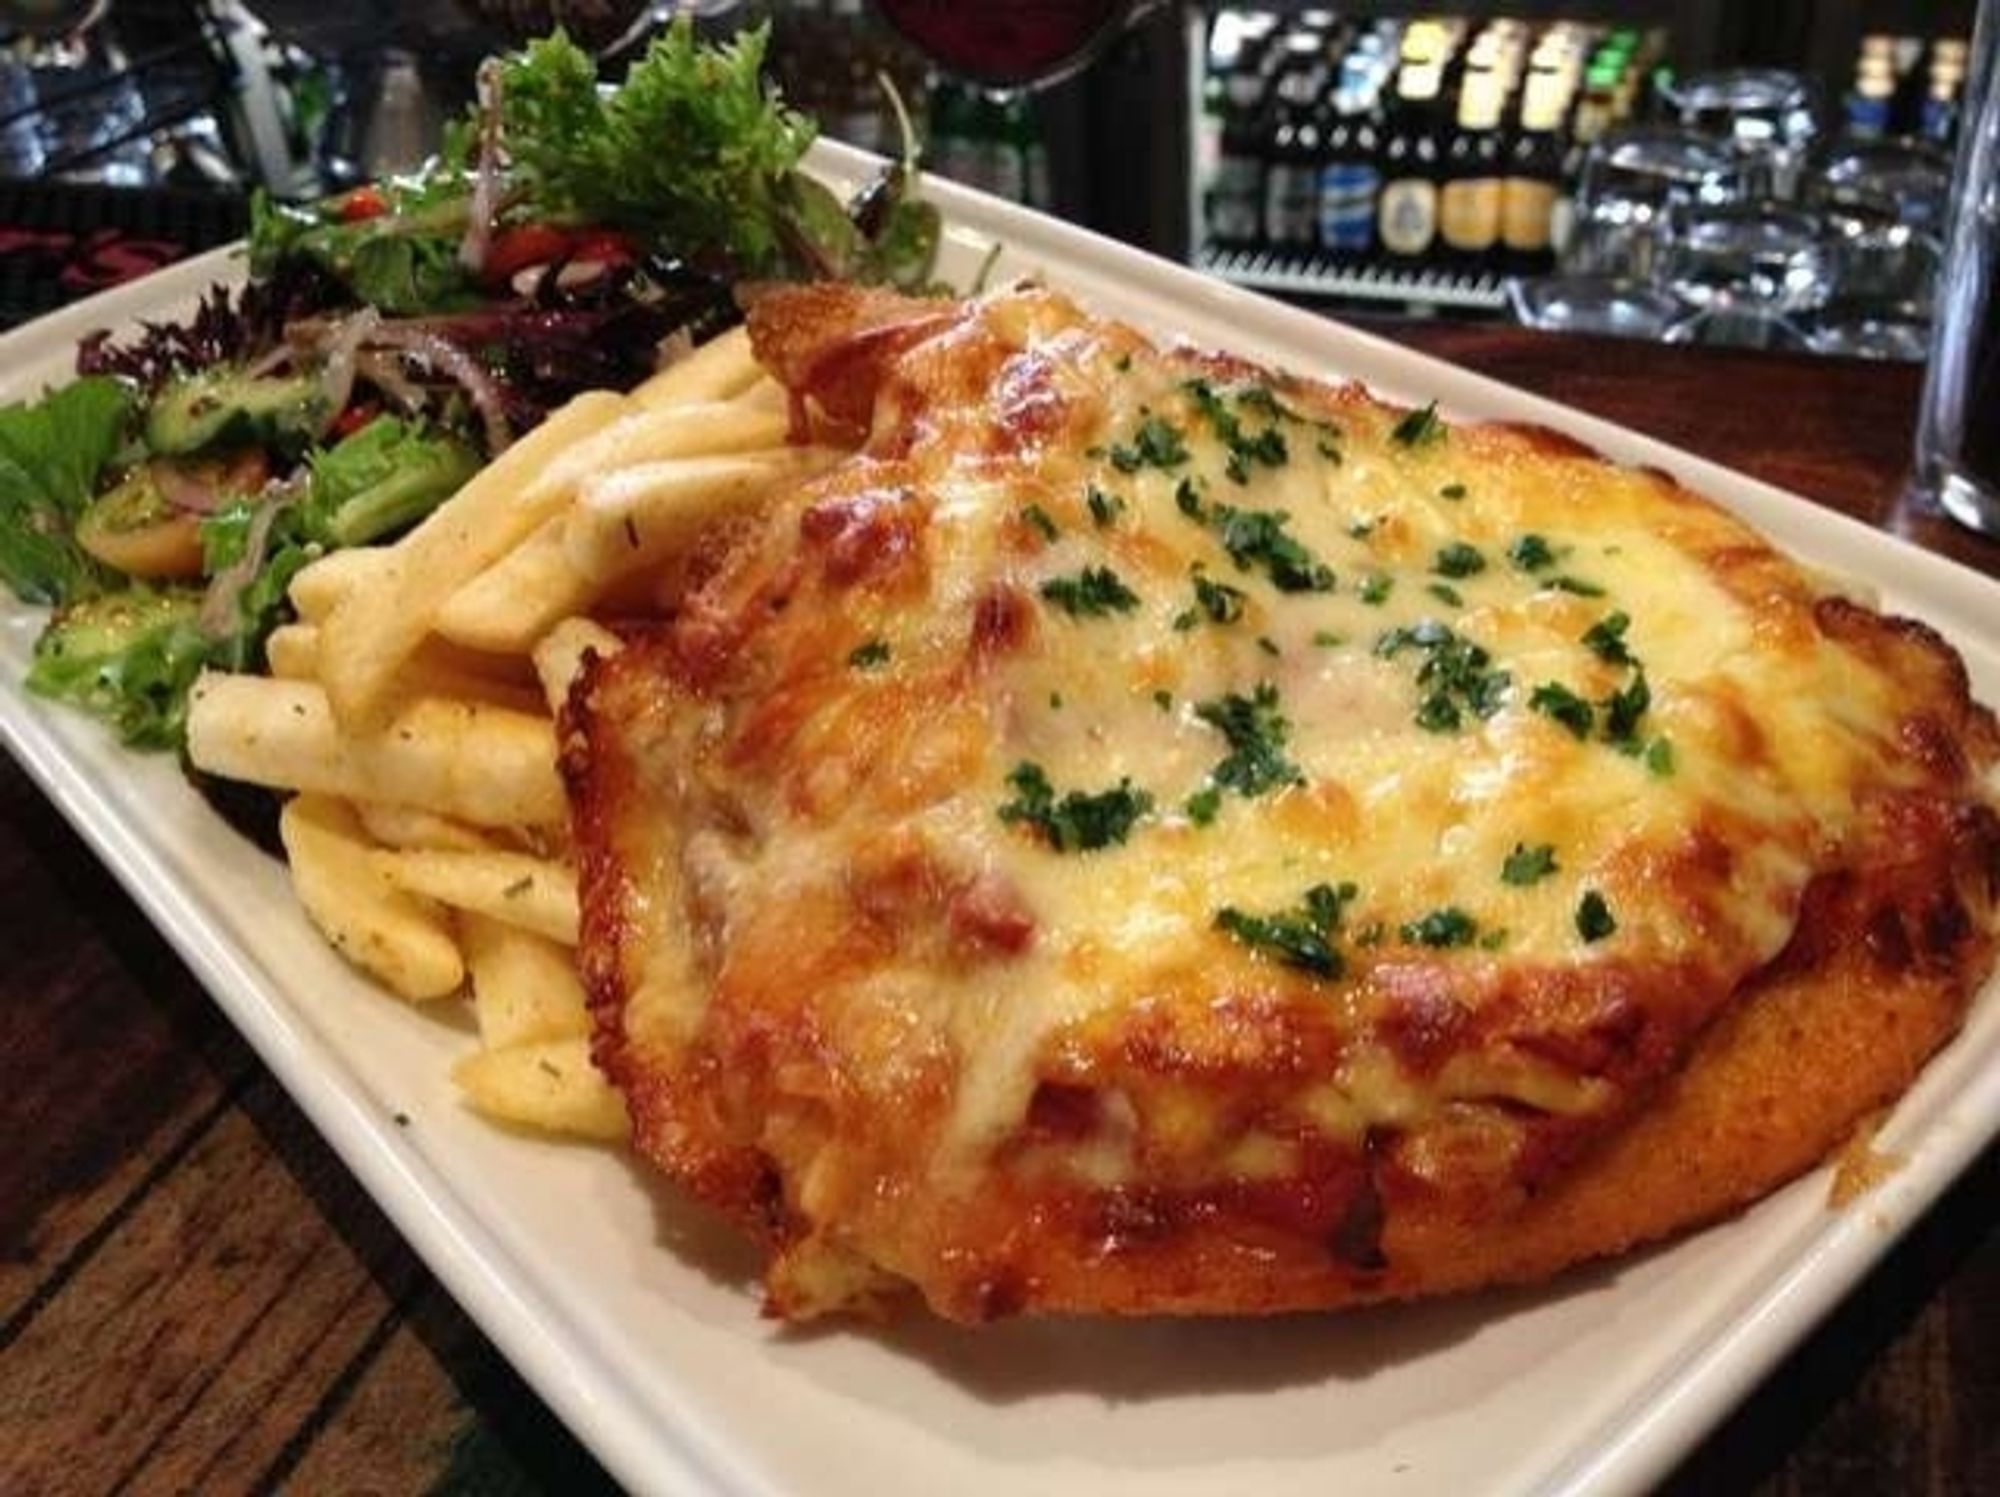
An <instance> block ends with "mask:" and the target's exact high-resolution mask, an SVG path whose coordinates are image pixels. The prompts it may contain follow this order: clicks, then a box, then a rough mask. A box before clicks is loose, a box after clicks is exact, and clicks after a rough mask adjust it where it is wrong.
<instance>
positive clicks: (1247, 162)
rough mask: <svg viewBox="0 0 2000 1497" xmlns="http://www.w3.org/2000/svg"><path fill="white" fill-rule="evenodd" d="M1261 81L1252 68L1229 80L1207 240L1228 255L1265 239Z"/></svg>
mask: <svg viewBox="0 0 2000 1497" xmlns="http://www.w3.org/2000/svg"><path fill="white" fill-rule="evenodd" d="M1264 113H1265V111H1264V77H1263V73H1262V71H1261V70H1260V69H1259V68H1257V67H1256V66H1254V65H1252V66H1240V67H1238V68H1237V70H1236V71H1235V72H1233V73H1231V74H1230V75H1229V88H1228V92H1227V95H1226V97H1225V99H1224V104H1223V116H1222V139H1221V143H1220V149H1219V151H1218V153H1217V156H1216V162H1215V185H1214V187H1213V188H1212V190H1211V191H1210V193H1209V198H1208V232H1209V237H1210V238H1211V239H1213V240H1214V241H1215V242H1216V243H1217V244H1218V245H1221V246H1224V247H1226V248H1229V249H1253V248H1255V247H1256V246H1258V245H1260V244H1261V243H1263V239H1264V143H1265V142H1264Z"/></svg>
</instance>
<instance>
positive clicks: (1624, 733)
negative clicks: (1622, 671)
mask: <svg viewBox="0 0 2000 1497" xmlns="http://www.w3.org/2000/svg"><path fill="white" fill-rule="evenodd" d="M1601 705H1602V706H1603V708H1604V740H1605V742H1607V743H1617V744H1636V742H1637V738H1638V733H1639V719H1641V718H1642V717H1644V716H1645V715H1646V709H1647V708H1648V707H1650V706H1652V705H1653V692H1652V688H1650V687H1649V686H1647V685H1646V673H1645V672H1644V671H1643V670H1640V671H1634V672H1633V674H1632V679H1631V681H1630V682H1629V683H1627V684H1626V686H1625V687H1624V688H1623V689H1622V690H1619V691H1614V692H1613V693H1612V694H1611V695H1610V696H1608V697H1606V698H1605V699H1604V701H1603V703H1602V704H1601Z"/></svg>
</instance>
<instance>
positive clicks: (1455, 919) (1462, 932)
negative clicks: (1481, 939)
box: [1400, 904, 1479, 950]
mask: <svg viewBox="0 0 2000 1497" xmlns="http://www.w3.org/2000/svg"><path fill="white" fill-rule="evenodd" d="M1400 934H1401V936H1402V937H1403V939H1404V940H1405V941H1408V942H1409V943H1410V944H1412V945H1414V946H1431V947H1436V948H1438V949H1440V950H1442V949H1444V948H1446V947H1451V946H1470V945H1471V944H1472V943H1473V942H1474V941H1475V940H1476V939H1478V936H1479V922H1478V921H1477V920H1475V919H1473V918H1472V917H1471V916H1470V915H1468V914H1466V913H1465V911H1464V910H1461V909H1460V908H1459V907H1458V906H1457V905H1455V904H1448V905H1445V906H1444V907H1443V908H1441V909H1435V910H1432V911H1431V912H1430V913H1429V914H1428V915H1424V916H1422V917H1420V918H1418V919H1416V920H1410V921H1406V922H1405V923H1404V925H1403V927H1402V930H1401V931H1400Z"/></svg>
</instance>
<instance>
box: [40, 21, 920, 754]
mask: <svg viewBox="0 0 2000 1497" xmlns="http://www.w3.org/2000/svg"><path fill="white" fill-rule="evenodd" d="M767 42H768V32H767V30H766V29H764V28H759V29H756V30H753V31H749V32H746V33H744V34H742V35H741V36H740V37H738V38H737V39H736V40H734V41H731V42H729V43H726V44H723V45H720V46H704V45H700V44H697V42H696V41H695V38H694V33H693V29H692V26H691V24H690V23H689V22H688V21H687V20H686V19H685V18H682V19H680V20H678V21H676V22H674V23H673V24H672V25H671V26H670V27H669V28H668V29H667V30H666V31H665V32H664V33H663V34H662V35H661V36H660V37H658V38H657V39H655V41H654V42H653V44H652V45H651V47H650V48H649V49H648V51H647V52H646V54H645V55H644V56H643V57H642V58H641V59H640V60H639V61H637V62H636V63H635V64H634V65H633V66H632V68H631V69H630V71H629V73H628V74H627V76H626V77H625V78H624V79H623V81H622V82H620V83H618V84H616V85H615V86H609V87H607V86H606V85H605V84H604V82H603V81H602V80H600V78H599V76H598V72H597V66H596V63H595V62H594V61H593V60H592V58H591V57H590V55H589V54H588V53H586V52H585V51H583V50H582V49H581V48H580V47H578V46H577V45H576V44H575V43H573V42H571V41H570V40H569V39H568V38H567V37H566V36H564V35H562V34H561V33H557V34H555V35H553V36H550V37H547V38H545V39H543V40H541V41H538V42H535V43H533V44H531V45H530V46H529V47H527V48H526V49H525V50H524V51H522V52H519V53H517V54H515V55H513V56H511V57H508V58H504V59H500V60H497V61H495V62H491V63H489V64H488V65H487V67H486V68H485V69H484V70H482V74H481V87H480V96H479V99H478V101H477V103H476V104H475V105H474V107H473V108H472V110H471V111H470V112H469V114H468V115H467V116H466V117H465V118H464V119H462V120H460V121H458V122H456V123H455V124H454V125H453V126H452V127H451V128H450V129H449V130H448V132H447V137H446V142H445V146H444V149H443V150H442V151H441V153H440V154H439V156H438V157H437V158H436V159H435V160H434V161H432V162H431V163H430V164H429V165H428V166H427V167H426V168H425V169H424V170H422V171H420V172H418V173H415V174H413V175H411V176H408V177H399V178H395V179H393V180H390V181H385V182H382V183H378V184H373V185H371V186H367V187H363V188H359V189H357V190H355V191H353V192H350V193H348V194H346V195H345V196H343V197H340V198H336V199H332V200H329V201H326V202H322V203H317V204H312V205H305V206H294V205H280V204H277V203H274V202H272V201H270V200H269V199H267V198H263V197H259V198H258V199H257V200H256V201H255V202H254V203H253V206H252V223H251V232H250V237H249V245H248V250H249V269H250V279H249V281H248V284H247V285H245V286H243V287H242V288H240V289H238V290H233V291H232V290H230V289H226V288H221V287H218V288H215V289H214V290H212V291H211V292H210V293H209V294H208V295H207V296H206V297H205V298H203V300H202V302H201V303H200V305H199V306H198V307H197V309H196V310H195V312H194V313H193V314H192V315H191V316H190V317H188V318H186V319H185V320H183V321H180V322H176V323H171V324H149V325H146V326H144V327H142V329H141V330H140V331H139V333H138V334H137V335H136V336H133V337H129V338H127V339H125V340H123V341H117V340H114V339H112V338H111V337H110V336H109V335H108V334H106V333H97V334H93V335H92V336H90V337H89V338H86V339H85V340H84V341H83V343H82V344H81V345H80V346H79V349H78V354H77V368H78V373H79V375H80V376H81V377H80V378H78V379H77V380H76V381H75V382H74V383H71V384H69V385H66V386H64V387H62V388H61V389H58V390H55V391H53V392H51V393H49V394H47V395H45V396H44V397H43V398H42V399H41V400H39V401H34V402H28V403H22V404H17V405H12V406H8V407H5V408H0V582H4V583H5V584H6V586H7V587H9V588H10V589H11V590H12V591H13V592H14V593H15V594H16V595H17V596H19V597H20V598H22V599H23V600H25V601H27V602H31V603H36V604H42V605H48V606H50V607H52V608H53V609H54V610H55V612H54V614H53V616H52V618H51V619H50V621H49V624H48V626H47V628H46V630H45V631H44V633H43V635H42V637H41V639H40V641H39V642H38V644H37V646H36V650H35V658H34V662H33V666H32V669H31V670H30V673H29V676H28V685H29V687H30V688H31V689H32V690H34V691H36V692H39V693H42V694H44V695H47V696H51V697H55V698H59V699H61V700H64V701H67V702H71V703H73V704H75V705H77V706H79V707H81V708H83V709H84V710H86V711H88V712H91V713H93V714H95V715H97V716H98V717H100V718H102V719H104V720H105V721H106V722H107V723H109V724H110V725H111V727H112V728H113V729H114V730H115V731H116V732H117V734H118V735H119V737H120V738H121V739H123V740H124V741H125V742H127V743H130V744H133V745H137V746H143V747H158V748H173V747H176V746H178V745H179V744H180V742H181V741H182V738H183V736H184V730H185V721H186V703H187V693H188V691H189V689H190V687H191V686H192V685H193V682H194V680H195V678H196V676H197V675H198V674H199V673H200V672H201V671H202V670H204V669H207V668H211V667H216V668H223V669H228V670H258V669H261V668H263V666H264V645H265V641H266V640H267V639H268V638H269V636H270V634H271V631H272V630H273V629H275V628H276V627H278V626H279V625H280V624H282V623H284V622H286V621H287V620H288V619H290V617H291V616H292V615H291V610H290V606H289V604H288V602H287V600H286V590H287V588H288V586H289V584H290V582H291V580H292V578H293V577H294V576H295V575H296V573H297V572H298V571H299V569H300V568H301V567H303V566H305V565H306V564H307V563H308V562H309V561H311V560H312V559H314V558H315V557H317V556H319V555H322V554H324V553H325V552H327V551H330V550H335V549H338V548H341V547H346V546H357V545H365V544H368V543H370V542H373V541H376V540H381V539H384V538H387V537H390V536H393V535H394V534H396V533H397V532H399V531H401V530H403V529H406V528H408V527H409V526H411V525H413V524H415V523H416V522H417V521H419V520H420V519H422V518H423V516H424V515H426V514H428V513H429V512H430V511H431V510H432V509H433V508H435V507H436V506H437V505H438V504H439V503H441V502H443V500H444V499H446V498H447V497H449V496H450V495H451V494H452V493H453V492H455V491H456V489H457V488H458V487H459V486H460V485H461V484H462V483H463V482H464V481H465V480H466V479H467V478H468V477H469V476H470V475H471V474H472V473H473V472H474V471H476V470H477V468H478V467H479V466H480V464H481V463H482V462H483V461H485V460H486V459H488V458H490V457H492V456H493V455H494V454H495V453H496V452H497V451H499V450H500V449H501V448H503V447H504V446H506V445H507V444H508V442H510V441H511V440H512V439H513V437H514V436H516V435H518V434H519V433H520V432H521V431H523V430H526V429H527V428H529V427H531V426H533V425H534V424H536V423H537V422H538V421H540V420H541V419H542V417H543V416H545V415H546V414H547V413H548V411H550V410H551V409H553V408H554V407H555V406H557V405H559V404H561V403H562V402H563V401H565V400H567V399H569V398H570V397H571V396H573V395H574V394H576V393H578V392H579V391H580V390H583V389H590V388H629V387H630V386H632V385H634V384H637V383H638V382H639V381H640V380H642V379H644V378H645V377H646V376H647V375H649V374H651V373H652V372H653V371H654V369H655V367H656V365H657V363H658V360H659V354H660V349H661V347H662V345H663V341H664V340H665V339H667V338H668V337H669V335H673V334H681V335H684V336H686V337H690V338H694V339H697V340H699V339H701V338H705V337H707V336H710V335H712V334H714V333H716V332H718V331H721V330H722V329H723V328H724V327H726V326H728V325H730V324H731V323H733V322H735V321H736V320H738V318H739V316H740V314H739V312H738V310H737V308H736V305H735V302H734V297H733V289H734V286H735V284H736V283H737V282H738V281H741V280H745V279H766V278H816V277H842V278H848V279H857V280H863V281H871V282H877V283H886V284H891V285H894V286H897V287H899V288H902V289H905V290H923V289H928V288H929V287H930V286H931V285H932V279H931V278H932V274H933V263H934V261H935V258H936V253H937V248H938V242H939V237H940V222H939V218H938V215H937V212H936V210H935V209H934V208H933V207H932V206H931V205H930V204H928V203H925V202H923V201H922V200H921V199H920V198H919V197H918V196H917V192H916V189H917V186H918V171H917V159H916V152H915V147H914V144H913V143H911V142H910V132H909V130H908V127H907V121H906V122H905V132H904V133H905V142H906V146H905V152H904V156H903V159H902V160H900V161H898V162H895V163H893V164H892V165H890V166H889V167H888V168H887V169H886V170H885V171H883V172H882V174H881V175H880V177H879V179H878V180H876V181H875V182H873V183H871V184H869V186H868V187H867V189H866V190H865V191H864V192H863V193H861V194H860V195H859V196H858V197H857V198H856V200H855V201H854V202H853V203H851V204H850V203H845V202H842V201H841V200H840V199H839V198H838V197H837V196H836V195H835V194H834V193H832V192H831V191H830V190H829V189H828V188H826V187H825V186H824V185H822V184H821V183H819V182H817V181H816V180H814V179H813V178H811V177H809V176H807V175H806V174H805V173H804V172H802V171H801V170H800V161H801V160H802V158H803V156H804V154H805V152H806V150H807V148H808V147H809V146H810V145H811V144H812V141H813V139H814V136H815V134H816V130H815V126H814V125H813V122H812V121H811V120H809V119H807V118H806V117H805V116H803V115H801V114H799V113H797V112H796V111H794V110H792V109H790V108H788V107H787V106H786V105H785V103H784V101H783V99H782V98H781V97H779V95H778V94H777V92H776V91H775V89H773V88H772V87H771V86H770V85H769V84H767V82H766V81H765V78H764V74H763V63H764V56H765V49H766V45H767ZM897 106H898V109H899V112H900V101H897Z"/></svg>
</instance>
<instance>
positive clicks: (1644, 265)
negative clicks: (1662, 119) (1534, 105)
mask: <svg viewBox="0 0 2000 1497" xmlns="http://www.w3.org/2000/svg"><path fill="white" fill-rule="evenodd" d="M1742 185H1743V183H1742V172H1741V170H1740V168H1739V166H1738V164H1737V162H1736V161H1735V159H1734V158H1733V157H1732V155H1731V154H1730V152H1729V150H1728V148H1727V147H1726V146H1723V145H1721V144H1719V143H1718V142H1716V141H1713V140H1709V139H1708V138H1706V137H1704V136H1701V135H1697V134H1695V133H1694V132H1692V131H1688V130H1680V129H1675V128H1673V127H1670V126H1669V127H1652V126H1641V127H1637V128H1632V129H1624V130H1614V131H1612V132H1611V133H1610V134H1608V135H1606V136H1605V137H1604V138H1603V139H1602V140H1599V141H1598V142H1597V143H1596V144H1594V145H1593V146H1592V147H1591V148H1590V153H1589V155H1587V156H1586V157H1585V158H1584V163H1583V172H1582V176H1581V178H1580V180H1579V182H1578V184H1577V195H1576V233H1575V237H1574V238H1573V239H1572V241H1571V243H1570V247H1569V249H1568V251H1567V252H1566V253H1565V254H1564V256H1563V269H1564V270H1565V271H1569V272H1573V273H1576V274H1588V275H1611V276H1622V277H1626V278H1629V279H1633V280H1641V281H1643V280H1647V279H1650V278H1654V277H1656V276H1657V273H1658V271H1659V264H1660V259H1661V256H1662V254H1663V253H1664V252H1665V250H1666V249H1667V247H1668V245H1669V244H1670V242H1671V241H1672V238H1673V235H1674V223H1675V219H1676V216H1677V215H1678V214H1680V213H1682V212H1684V211H1686V210H1688V209H1691V208H1695V207H1707V206H1711V205H1714V204H1719V203H1728V202H1734V201H1735V200H1736V199H1737V198H1738V197H1739V196H1740V195H1741V192H1742Z"/></svg>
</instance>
